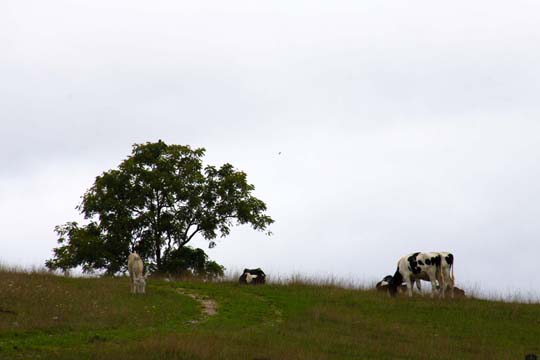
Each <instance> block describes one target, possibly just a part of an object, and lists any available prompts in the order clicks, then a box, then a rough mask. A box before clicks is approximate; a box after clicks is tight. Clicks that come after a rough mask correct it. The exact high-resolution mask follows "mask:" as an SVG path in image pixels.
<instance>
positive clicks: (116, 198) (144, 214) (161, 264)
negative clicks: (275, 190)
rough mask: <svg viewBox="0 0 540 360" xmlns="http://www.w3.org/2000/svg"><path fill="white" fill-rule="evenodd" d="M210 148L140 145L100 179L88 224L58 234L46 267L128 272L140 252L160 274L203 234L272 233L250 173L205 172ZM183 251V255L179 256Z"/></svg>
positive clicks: (85, 208)
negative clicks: (244, 229)
mask: <svg viewBox="0 0 540 360" xmlns="http://www.w3.org/2000/svg"><path fill="white" fill-rule="evenodd" d="M204 154H205V149H204V148H198V149H192V148H190V147H189V146H184V145H167V144H165V143H164V142H163V141H161V140H160V141H158V142H155V143H151V142H147V143H145V144H135V145H133V150H132V153H131V155H130V156H129V157H128V158H127V159H125V160H124V161H122V162H121V163H120V165H119V166H118V168H117V169H113V170H109V171H106V172H104V173H102V174H101V175H99V176H98V177H96V180H95V182H94V184H93V186H92V187H91V188H90V189H88V190H87V191H86V192H85V193H84V195H83V196H82V201H81V203H80V204H79V205H78V206H77V209H78V210H79V211H80V213H81V214H82V215H84V218H85V219H86V220H87V221H88V223H87V224H86V225H79V224H78V223H77V222H68V223H66V224H64V225H59V226H57V227H56V228H55V231H56V233H57V234H58V236H59V238H58V243H59V245H60V246H59V247H57V248H55V249H53V252H54V257H53V258H52V259H50V260H48V261H47V262H46V266H47V267H48V268H50V269H62V270H68V269H71V268H74V267H77V266H82V269H83V271H85V272H90V271H93V270H100V269H101V270H106V271H107V272H108V273H111V274H114V273H116V272H118V271H122V270H123V269H124V266H125V259H126V258H127V256H128V255H129V253H130V252H132V251H137V252H138V253H139V254H140V255H141V256H142V257H143V258H144V259H145V261H146V262H147V263H148V264H150V265H151V267H153V268H154V269H155V270H158V271H161V270H163V269H165V268H166V267H168V266H167V261H168V259H169V258H171V255H172V254H178V251H177V250H178V249H181V248H182V247H184V246H186V244H188V243H189V242H190V241H191V240H192V239H193V238H194V237H195V236H196V235H197V234H199V235H200V236H202V237H203V238H204V239H206V240H208V241H210V242H211V245H214V242H213V241H212V239H215V238H216V237H218V236H220V237H226V236H227V235H229V233H230V231H231V227H233V226H235V225H241V224H249V225H250V226H251V227H252V228H253V229H255V230H259V231H266V233H267V234H268V235H270V232H269V231H268V230H267V228H268V226H269V225H270V224H271V223H273V222H274V221H273V220H272V218H271V217H270V216H268V215H266V210H267V208H266V204H265V203H264V202H263V201H262V200H260V199H257V198H256V197H254V196H253V195H252V192H253V190H254V189H255V187H254V186H253V185H252V184H249V183H248V182H247V175H246V173H244V172H242V171H239V170H237V169H235V168H234V167H233V166H232V165H231V164H228V163H227V164H224V165H222V166H221V167H215V166H211V165H207V166H205V167H203V164H202V158H203V156H204ZM175 251H176V252H175Z"/></svg>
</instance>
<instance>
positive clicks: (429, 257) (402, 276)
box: [388, 252, 442, 297]
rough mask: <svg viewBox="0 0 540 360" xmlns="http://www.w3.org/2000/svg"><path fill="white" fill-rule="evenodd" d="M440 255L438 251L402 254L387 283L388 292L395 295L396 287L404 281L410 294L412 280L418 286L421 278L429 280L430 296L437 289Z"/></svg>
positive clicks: (439, 273) (439, 274)
mask: <svg viewBox="0 0 540 360" xmlns="http://www.w3.org/2000/svg"><path fill="white" fill-rule="evenodd" d="M440 270H441V255H440V254H439V253H432V252H427V253H421V252H417V253H414V254H409V255H406V256H403V257H402V258H400V259H399V260H398V264H397V269H396V273H395V274H394V276H393V277H392V280H391V281H390V282H389V284H388V293H389V294H390V295H392V296H395V295H396V293H397V290H398V287H399V286H400V285H401V284H402V283H403V281H405V284H406V285H407V292H408V294H409V296H410V297H411V296H412V288H413V282H414V281H416V286H417V287H418V288H420V287H419V284H420V281H417V280H418V279H421V280H429V282H431V297H433V296H434V294H435V292H436V291H437V280H439V283H441V282H442V281H441V280H440V277H441V271H440Z"/></svg>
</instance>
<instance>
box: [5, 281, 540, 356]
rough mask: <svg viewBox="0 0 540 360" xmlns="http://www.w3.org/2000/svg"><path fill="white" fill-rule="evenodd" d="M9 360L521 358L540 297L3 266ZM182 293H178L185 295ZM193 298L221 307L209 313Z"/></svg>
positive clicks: (532, 337)
mask: <svg viewBox="0 0 540 360" xmlns="http://www.w3.org/2000/svg"><path fill="white" fill-rule="evenodd" d="M0 284H1V289H0V359H49V358H51V359H122V358H125V359H259V360H262V359H523V358H524V357H525V354H528V353H536V354H540V304H519V303H504V302H496V301H486V300H479V299H456V300H439V299H430V298H429V297H420V296H418V297H415V298H413V299H408V298H405V297H402V298H396V299H391V298H388V297H387V296H386V295H385V294H379V293H376V292H374V291H361V290H351V289H343V288H339V287H337V286H331V285H314V284H302V283H298V282H297V283H294V284H289V285H264V286H257V287H255V286H240V285H238V284H236V283H234V282H222V283H204V282H200V281H181V282H165V281H163V280H156V279H150V280H149V281H148V286H147V294H146V295H132V294H130V293H129V282H128V279H127V278H90V279H89V278H70V277H61V276H53V275H49V274H43V273H22V272H15V271H6V270H4V271H0ZM178 289H181V292H180V291H179V290H178ZM188 293H192V294H198V295H199V296H200V297H202V298H208V299H213V300H214V301H215V302H216V303H217V314H216V315H214V316H207V315H205V314H204V313H203V312H202V309H201V304H200V303H199V302H198V301H197V299H194V298H192V297H190V296H188V295H187V294H188Z"/></svg>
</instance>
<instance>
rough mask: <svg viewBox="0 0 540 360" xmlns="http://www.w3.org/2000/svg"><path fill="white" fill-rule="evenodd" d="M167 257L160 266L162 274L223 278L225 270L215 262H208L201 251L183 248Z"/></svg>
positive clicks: (187, 247) (206, 256)
mask: <svg viewBox="0 0 540 360" xmlns="http://www.w3.org/2000/svg"><path fill="white" fill-rule="evenodd" d="M167 255H168V256H166V261H165V262H164V263H163V266H162V271H164V272H168V273H173V274H179V275H196V276H206V277H210V278H213V277H218V276H223V271H224V270H225V268H224V267H223V266H221V265H219V264H218V263H216V262H215V261H211V260H208V255H206V254H205V252H204V251H203V250H202V249H193V248H191V247H189V246H183V247H181V248H178V249H175V250H173V251H171V253H170V254H167Z"/></svg>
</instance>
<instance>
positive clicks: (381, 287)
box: [376, 283, 465, 298]
mask: <svg viewBox="0 0 540 360" xmlns="http://www.w3.org/2000/svg"><path fill="white" fill-rule="evenodd" d="M376 289H377V291H380V292H388V284H380V283H378V284H377V286H376ZM437 289H439V287H438V286H437ZM406 291H407V285H405V284H403V285H400V286H399V288H398V293H405V292H406ZM446 291H447V292H448V293H449V292H450V290H449V289H447V290H446ZM464 297H465V290H463V289H460V288H458V287H457V286H454V298H464Z"/></svg>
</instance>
